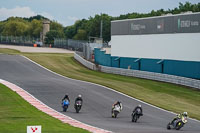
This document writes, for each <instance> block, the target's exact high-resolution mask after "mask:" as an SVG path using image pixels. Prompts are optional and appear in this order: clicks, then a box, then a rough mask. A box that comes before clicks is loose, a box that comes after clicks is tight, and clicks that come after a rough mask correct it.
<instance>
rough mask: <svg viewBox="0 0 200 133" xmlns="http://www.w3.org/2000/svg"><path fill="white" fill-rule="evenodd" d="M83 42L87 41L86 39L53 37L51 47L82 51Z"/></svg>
mask: <svg viewBox="0 0 200 133" xmlns="http://www.w3.org/2000/svg"><path fill="white" fill-rule="evenodd" d="M84 43H87V41H84V40H72V39H58V38H55V39H54V44H53V47H55V48H64V49H69V50H74V51H80V52H83V45H84Z"/></svg>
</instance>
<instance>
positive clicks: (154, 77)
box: [74, 53, 200, 89]
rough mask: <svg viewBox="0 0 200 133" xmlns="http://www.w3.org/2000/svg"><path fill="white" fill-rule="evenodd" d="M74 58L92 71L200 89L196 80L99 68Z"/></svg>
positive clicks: (78, 57)
mask: <svg viewBox="0 0 200 133" xmlns="http://www.w3.org/2000/svg"><path fill="white" fill-rule="evenodd" d="M74 58H75V59H76V60H77V61H79V62H80V63H81V64H83V65H84V66H86V67H87V68H89V69H92V70H99V71H101V72H105V73H112V74H119V75H124V76H130V77H137V78H144V79H150V80H157V81H162V82H167V83H173V84H178V85H183V86H188V87H192V88H197V89H200V80H196V79H191V78H186V77H180V76H174V75H168V74H161V73H154V72H146V71H138V70H131V69H122V68H115V67H106V66H101V65H99V66H98V67H99V68H97V67H96V65H95V64H93V63H91V62H89V61H87V60H85V59H83V58H82V57H81V56H79V55H78V54H76V53H75V54H74Z"/></svg>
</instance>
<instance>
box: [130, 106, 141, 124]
mask: <svg viewBox="0 0 200 133" xmlns="http://www.w3.org/2000/svg"><path fill="white" fill-rule="evenodd" d="M142 115H143V114H142V111H141V110H140V109H137V110H136V111H134V112H133V113H132V114H131V116H132V122H137V120H138V119H139V118H140V116H142Z"/></svg>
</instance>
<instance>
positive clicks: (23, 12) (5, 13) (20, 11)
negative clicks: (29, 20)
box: [0, 6, 54, 20]
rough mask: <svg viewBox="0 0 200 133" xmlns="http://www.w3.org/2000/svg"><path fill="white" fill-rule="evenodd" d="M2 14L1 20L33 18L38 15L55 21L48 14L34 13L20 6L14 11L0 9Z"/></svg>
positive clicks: (28, 8)
mask: <svg viewBox="0 0 200 133" xmlns="http://www.w3.org/2000/svg"><path fill="white" fill-rule="evenodd" d="M0 14H1V15H0V20H6V19H7V18H9V17H31V16H35V15H37V14H39V15H42V16H44V17H46V18H49V19H51V20H53V19H54V17H53V16H52V15H50V14H49V13H47V12H41V13H35V12H34V11H32V10H31V8H30V7H20V6H16V7H15V8H13V9H7V8H0Z"/></svg>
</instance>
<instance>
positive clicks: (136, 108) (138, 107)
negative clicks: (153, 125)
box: [133, 104, 143, 116]
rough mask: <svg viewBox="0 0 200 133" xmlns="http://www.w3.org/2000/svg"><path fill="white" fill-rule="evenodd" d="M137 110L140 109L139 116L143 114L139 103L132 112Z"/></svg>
mask: <svg viewBox="0 0 200 133" xmlns="http://www.w3.org/2000/svg"><path fill="white" fill-rule="evenodd" d="M137 110H140V111H141V114H140V115H141V116H142V115H143V113H142V106H141V105H140V104H139V105H138V106H136V107H135V109H134V110H133V113H135V112H136V111H137Z"/></svg>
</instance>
